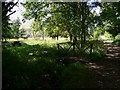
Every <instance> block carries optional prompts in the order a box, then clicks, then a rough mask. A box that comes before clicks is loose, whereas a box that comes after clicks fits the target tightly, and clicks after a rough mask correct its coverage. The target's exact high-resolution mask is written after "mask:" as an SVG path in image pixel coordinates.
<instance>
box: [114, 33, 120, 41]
mask: <svg viewBox="0 0 120 90" xmlns="http://www.w3.org/2000/svg"><path fill="white" fill-rule="evenodd" d="M116 40H120V33H119V34H118V35H116V36H115V41H116Z"/></svg>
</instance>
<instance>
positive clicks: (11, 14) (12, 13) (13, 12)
mask: <svg viewBox="0 0 120 90" xmlns="http://www.w3.org/2000/svg"><path fill="white" fill-rule="evenodd" d="M15 12H16V11H14V12H12V13H10V14H9V15H7V17H9V16H10V15H12V14H13V13H15Z"/></svg>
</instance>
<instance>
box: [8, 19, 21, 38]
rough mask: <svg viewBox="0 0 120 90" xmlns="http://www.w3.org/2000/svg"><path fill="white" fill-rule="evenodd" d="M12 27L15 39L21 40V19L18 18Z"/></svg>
mask: <svg viewBox="0 0 120 90" xmlns="http://www.w3.org/2000/svg"><path fill="white" fill-rule="evenodd" d="M11 24H12V25H10V26H11V29H12V36H13V38H19V36H20V31H19V28H20V24H21V23H20V19H19V18H17V19H16V20H14V21H13V22H12V23H11Z"/></svg>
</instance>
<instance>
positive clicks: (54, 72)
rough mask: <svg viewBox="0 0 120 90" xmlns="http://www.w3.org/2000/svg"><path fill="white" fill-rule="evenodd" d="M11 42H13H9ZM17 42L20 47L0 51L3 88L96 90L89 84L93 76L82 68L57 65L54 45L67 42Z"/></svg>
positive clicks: (76, 65)
mask: <svg viewBox="0 0 120 90" xmlns="http://www.w3.org/2000/svg"><path fill="white" fill-rule="evenodd" d="M12 41H14V40H10V42H12ZM20 41H21V42H22V46H14V47H13V46H11V45H8V46H6V48H4V47H3V51H2V52H3V54H2V55H3V56H2V57H3V68H4V70H3V78H4V79H3V88H9V89H10V88H35V89H46V88H47V89H50V90H58V88H60V89H61V90H62V89H63V88H64V89H65V88H66V89H67V88H86V87H96V85H95V84H94V83H93V81H94V82H96V81H95V80H93V79H94V78H93V77H94V74H93V72H91V71H89V70H88V69H87V68H86V67H85V65H84V64H82V63H80V62H75V63H71V64H69V65H68V66H64V65H63V64H60V63H58V62H57V60H58V59H59V55H60V54H61V53H59V52H58V50H57V46H56V44H57V43H60V42H67V40H59V41H57V40H51V39H48V40H45V41H43V40H41V39H35V40H34V39H26V40H22V39H21V40H20ZM66 47H67V46H66ZM63 53H64V51H63ZM69 55H70V54H69ZM91 81H92V83H91Z"/></svg>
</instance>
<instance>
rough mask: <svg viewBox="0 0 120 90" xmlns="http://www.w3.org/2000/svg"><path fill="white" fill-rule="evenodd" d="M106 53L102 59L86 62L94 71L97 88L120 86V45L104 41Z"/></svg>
mask: <svg viewBox="0 0 120 90" xmlns="http://www.w3.org/2000/svg"><path fill="white" fill-rule="evenodd" d="M105 45H106V46H107V54H106V56H105V58H104V59H103V60H100V61H97V60H96V61H94V62H90V63H88V64H87V67H88V68H89V69H90V70H92V71H93V72H94V73H95V75H96V76H95V77H94V80H95V81H96V83H97V85H96V87H99V88H120V47H119V46H117V45H113V44H111V43H109V42H108V43H105Z"/></svg>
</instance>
